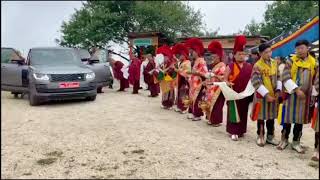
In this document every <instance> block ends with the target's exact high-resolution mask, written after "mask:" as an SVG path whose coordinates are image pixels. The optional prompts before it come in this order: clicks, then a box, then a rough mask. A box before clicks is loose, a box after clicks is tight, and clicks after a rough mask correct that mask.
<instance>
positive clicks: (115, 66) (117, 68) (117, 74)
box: [111, 59, 129, 91]
mask: <svg viewBox="0 0 320 180" xmlns="http://www.w3.org/2000/svg"><path fill="white" fill-rule="evenodd" d="M111 65H112V70H113V75H114V78H116V79H117V80H119V81H120V89H119V90H118V91H124V90H125V88H128V87H129V81H128V79H126V78H124V76H123V72H122V71H121V69H122V68H123V66H124V64H123V63H122V62H121V61H116V60H113V59H112V60H111Z"/></svg>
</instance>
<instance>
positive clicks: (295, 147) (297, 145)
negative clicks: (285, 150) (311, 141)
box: [291, 141, 305, 154]
mask: <svg viewBox="0 0 320 180" xmlns="http://www.w3.org/2000/svg"><path fill="white" fill-rule="evenodd" d="M291 147H292V149H293V150H295V151H297V152H298V153H301V154H304V153H305V151H304V149H303V148H302V147H301V144H300V141H292V144H291Z"/></svg>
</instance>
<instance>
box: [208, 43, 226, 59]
mask: <svg viewBox="0 0 320 180" xmlns="http://www.w3.org/2000/svg"><path fill="white" fill-rule="evenodd" d="M208 51H210V52H211V53H213V54H216V55H218V56H219V57H220V58H222V56H223V49H222V45H221V43H220V42H219V41H211V43H210V44H209V46H208Z"/></svg>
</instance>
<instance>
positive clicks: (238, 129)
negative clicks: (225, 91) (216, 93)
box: [227, 62, 252, 136]
mask: <svg viewBox="0 0 320 180" xmlns="http://www.w3.org/2000/svg"><path fill="white" fill-rule="evenodd" d="M228 66H229V68H230V70H231V74H233V66H237V64H236V63H235V62H233V63H231V64H229V65H228ZM239 69H240V73H239V75H238V77H237V78H236V79H235V80H234V82H233V83H234V85H233V90H234V91H236V92H238V93H239V92H242V91H244V90H245V88H246V86H247V84H248V82H249V80H250V78H251V72H252V65H251V64H249V63H247V62H244V63H243V67H242V68H240V67H239ZM249 103H250V97H246V98H244V99H240V100H236V104H237V108H238V113H239V118H240V122H239V123H231V122H230V121H229V113H228V115H227V132H228V133H230V134H235V135H238V136H242V135H243V134H244V133H246V132H247V118H248V108H249ZM227 105H228V101H227Z"/></svg>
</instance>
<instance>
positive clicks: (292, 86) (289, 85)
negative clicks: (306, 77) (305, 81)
mask: <svg viewBox="0 0 320 180" xmlns="http://www.w3.org/2000/svg"><path fill="white" fill-rule="evenodd" d="M284 87H285V88H286V89H287V91H288V93H289V94H292V93H293V90H294V89H296V88H297V87H298V85H297V84H296V83H295V82H293V81H292V79H289V80H287V81H286V82H285V83H284Z"/></svg>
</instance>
